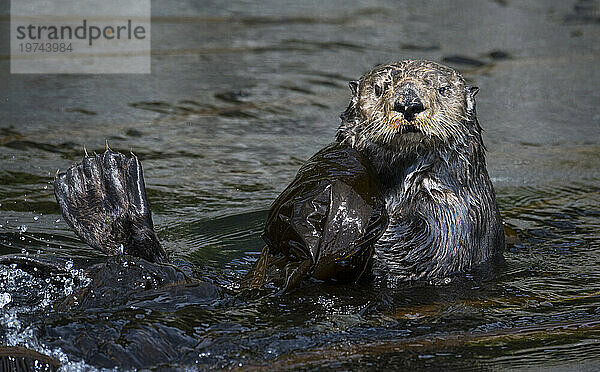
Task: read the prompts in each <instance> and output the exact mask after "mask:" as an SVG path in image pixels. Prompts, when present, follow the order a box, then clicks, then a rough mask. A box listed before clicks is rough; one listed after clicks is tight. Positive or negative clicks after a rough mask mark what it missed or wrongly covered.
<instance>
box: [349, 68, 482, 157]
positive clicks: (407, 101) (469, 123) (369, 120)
mask: <svg viewBox="0 0 600 372" xmlns="http://www.w3.org/2000/svg"><path fill="white" fill-rule="evenodd" d="M349 85H350V90H351V91H352V100H351V102H350V105H349V106H348V108H347V109H346V111H345V112H344V113H342V115H341V118H342V126H341V127H340V132H339V138H340V139H342V140H349V141H350V142H351V143H353V144H355V145H356V146H358V147H363V146H368V144H377V145H380V146H384V147H393V149H394V150H396V151H402V150H403V149H406V150H408V149H418V148H421V147H424V148H428V147H429V148H432V147H439V146H441V145H443V144H447V145H448V144H452V143H456V142H463V143H464V142H465V141H468V137H469V136H470V135H471V134H474V133H473V132H478V131H479V125H478V124H477V120H476V116H475V100H474V97H475V94H477V91H478V88H476V87H470V86H468V85H467V84H466V83H465V80H464V79H463V78H462V77H461V76H460V74H459V73H458V72H456V71H454V70H453V69H451V68H449V67H446V66H443V65H440V64H438V63H435V62H430V61H411V60H406V61H400V62H396V63H391V64H387V65H380V66H377V67H375V68H374V69H373V70H371V71H369V72H368V73H366V74H365V75H363V76H362V77H361V78H360V80H359V81H351V82H350V83H349Z"/></svg>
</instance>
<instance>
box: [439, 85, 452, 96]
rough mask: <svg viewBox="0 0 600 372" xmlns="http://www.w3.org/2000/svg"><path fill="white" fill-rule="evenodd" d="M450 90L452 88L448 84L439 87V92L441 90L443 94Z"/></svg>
mask: <svg viewBox="0 0 600 372" xmlns="http://www.w3.org/2000/svg"><path fill="white" fill-rule="evenodd" d="M449 90H450V88H449V87H448V86H445V87H440V88H438V92H440V94H441V95H445V94H446V93H448V91H449Z"/></svg>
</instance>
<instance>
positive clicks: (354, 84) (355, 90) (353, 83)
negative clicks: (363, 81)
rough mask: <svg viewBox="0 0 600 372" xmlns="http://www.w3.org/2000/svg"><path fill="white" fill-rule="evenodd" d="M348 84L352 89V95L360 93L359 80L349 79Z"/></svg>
mask: <svg viewBox="0 0 600 372" xmlns="http://www.w3.org/2000/svg"><path fill="white" fill-rule="evenodd" d="M348 86H349V87H350V91H351V92H352V95H353V96H357V95H358V81H357V80H352V81H349V82H348Z"/></svg>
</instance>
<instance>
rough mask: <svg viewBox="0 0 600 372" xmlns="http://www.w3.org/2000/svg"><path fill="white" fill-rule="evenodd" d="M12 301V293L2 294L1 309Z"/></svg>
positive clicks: (0, 296)
mask: <svg viewBox="0 0 600 372" xmlns="http://www.w3.org/2000/svg"><path fill="white" fill-rule="evenodd" d="M11 301H12V297H11V296H10V293H0V309H1V308H3V307H4V306H6V305H8V304H9V303H10V302H11Z"/></svg>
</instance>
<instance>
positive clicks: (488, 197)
mask: <svg viewBox="0 0 600 372" xmlns="http://www.w3.org/2000/svg"><path fill="white" fill-rule="evenodd" d="M349 85H350V89H351V91H352V98H351V100H350V104H349V105H348V108H347V109H346V110H345V111H344V112H343V113H342V115H341V119H342V122H341V125H340V127H339V130H338V132H337V135H336V138H335V140H334V142H333V143H332V144H331V145H329V146H327V147H325V148H324V149H322V150H321V151H319V152H318V153H317V154H315V155H314V156H313V157H312V158H311V159H310V160H309V161H308V162H307V163H306V164H305V165H304V166H303V167H301V168H300V170H299V172H298V175H297V176H296V178H295V179H294V181H293V182H292V183H291V184H290V185H289V186H288V187H287V188H286V189H285V190H284V191H283V192H282V193H281V195H280V196H279V197H278V198H277V199H276V200H275V202H274V203H273V205H272V206H271V209H270V212H269V216H268V218H267V222H266V226H265V230H264V233H263V239H264V240H265V242H266V246H265V248H264V249H263V252H262V255H261V258H260V260H259V261H258V262H257V264H256V265H255V268H254V269H253V270H251V273H250V275H249V276H248V278H247V280H246V281H245V283H244V286H250V287H256V286H263V285H265V284H269V283H272V284H275V285H276V286H277V287H279V288H282V289H283V290H288V289H291V288H293V287H295V286H297V285H298V284H299V283H300V282H302V281H303V280H304V279H306V278H314V279H318V280H325V281H337V282H352V281H357V280H359V279H361V278H364V277H365V276H366V275H365V274H369V275H370V274H373V275H374V276H375V277H377V278H383V279H385V280H386V281H388V282H390V283H398V282H404V281H412V280H426V281H429V282H433V283H439V282H445V281H447V280H448V279H450V278H451V277H453V276H454V275H456V274H458V273H462V272H466V271H470V270H473V269H476V268H477V267H478V266H480V265H482V264H486V263H489V262H492V261H493V260H494V259H496V258H499V257H501V255H502V251H503V248H504V230H503V227H502V220H501V217H500V213H499V211H498V207H497V204H496V199H495V196H494V189H493V187H492V183H491V182H490V179H489V176H488V173H487V170H486V164H485V146H484V144H483V141H482V137H481V132H482V129H481V127H480V126H479V123H478V121H477V117H476V113H475V100H474V97H475V94H476V93H477V91H478V89H477V88H475V87H471V86H468V85H467V84H466V83H465V80H464V79H463V78H462V77H461V76H460V74H459V73H457V72H456V71H454V70H453V69H451V68H449V67H446V66H443V65H440V64H437V63H435V62H430V61H412V60H406V61H400V62H396V63H391V64H386V65H380V66H377V67H375V68H374V69H373V70H371V71H369V72H368V73H366V74H365V75H364V76H362V77H361V78H360V80H358V81H352V82H350V83H349ZM54 186H55V187H54V189H55V195H56V199H57V201H58V203H59V206H60V209H61V212H62V214H63V216H64V217H65V221H66V222H67V223H68V224H69V225H70V226H71V228H73V230H74V231H75V232H76V233H77V235H78V236H79V237H80V238H82V239H83V240H84V241H85V242H87V243H88V244H90V245H91V246H92V247H94V248H96V249H99V250H101V251H103V252H105V253H108V254H110V255H120V254H129V255H132V256H137V257H140V258H142V259H144V260H145V261H150V262H158V263H165V262H167V261H168V257H167V253H166V251H165V249H164V248H163V247H162V245H161V244H160V242H159V240H158V238H157V236H156V234H155V233H154V228H153V223H152V217H151V211H150V207H149V204H148V201H147V199H146V193H145V185H144V180H143V173H142V167H141V163H140V161H139V160H138V159H137V158H136V157H135V156H132V157H131V158H128V157H127V156H125V155H122V154H120V153H117V152H114V151H112V150H110V149H109V148H108V146H107V150H106V152H105V153H103V154H100V155H92V156H89V155H87V154H86V156H85V157H84V159H83V161H82V162H81V163H79V164H76V165H74V166H72V167H71V168H70V169H69V170H67V171H66V172H64V173H61V174H59V175H58V176H57V178H56V180H55V184H54ZM139 266H140V268H143V270H151V269H150V267H148V266H145V264H143V263H141V264H140V265H139ZM173 276H174V277H176V278H178V279H177V280H183V282H187V281H188V279H186V278H184V277H185V276H182V275H180V274H178V273H174V274H173ZM182 278H183V279H182Z"/></svg>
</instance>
